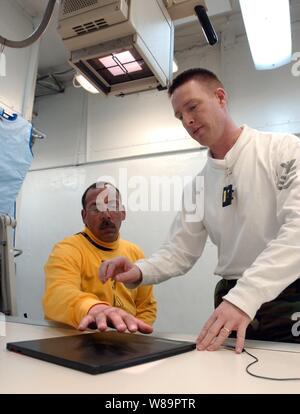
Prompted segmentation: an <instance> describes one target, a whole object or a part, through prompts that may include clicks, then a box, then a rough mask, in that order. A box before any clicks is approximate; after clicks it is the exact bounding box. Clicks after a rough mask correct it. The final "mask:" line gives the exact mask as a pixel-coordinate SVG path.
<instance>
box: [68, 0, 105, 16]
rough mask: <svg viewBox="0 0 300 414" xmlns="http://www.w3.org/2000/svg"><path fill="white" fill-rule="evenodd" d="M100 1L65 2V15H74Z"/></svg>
mask: <svg viewBox="0 0 300 414" xmlns="http://www.w3.org/2000/svg"><path fill="white" fill-rule="evenodd" d="M97 3H98V0H68V1H65V2H64V6H63V14H69V13H74V12H76V11H78V10H82V9H85V8H86V7H91V6H93V5H94V4H97Z"/></svg>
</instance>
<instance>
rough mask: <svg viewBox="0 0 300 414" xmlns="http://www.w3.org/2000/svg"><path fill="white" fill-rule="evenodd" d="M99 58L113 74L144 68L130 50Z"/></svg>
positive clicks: (117, 74) (118, 74)
mask: <svg viewBox="0 0 300 414" xmlns="http://www.w3.org/2000/svg"><path fill="white" fill-rule="evenodd" d="M99 60H100V62H101V63H102V65H103V66H104V67H105V68H106V69H107V70H108V71H109V72H110V73H111V74H112V75H113V76H120V75H124V74H127V73H133V72H138V71H140V70H142V67H141V65H140V64H139V63H138V62H137V61H136V59H135V58H134V57H133V55H132V54H131V53H130V52H129V51H125V52H121V53H112V54H111V55H109V56H105V57H103V58H100V59H99Z"/></svg>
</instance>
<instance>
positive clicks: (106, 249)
mask: <svg viewBox="0 0 300 414" xmlns="http://www.w3.org/2000/svg"><path fill="white" fill-rule="evenodd" d="M83 233H85V234H86V235H87V238H86V237H84V235H83V234H81V233H79V234H76V235H73V236H70V237H67V238H65V239H64V240H62V241H61V242H59V243H57V244H56V245H55V246H54V248H53V250H52V252H51V254H50V256H49V259H48V261H47V263H46V265H45V275H46V290H45V294H44V298H43V306H44V313H45V317H46V318H47V319H52V320H55V321H58V322H62V323H66V324H68V325H72V326H74V327H76V328H77V327H78V325H79V323H80V321H81V319H82V318H83V317H84V316H85V315H86V314H87V313H88V311H89V309H90V308H91V307H92V306H94V305H96V304H103V303H104V304H107V305H111V306H116V307H119V308H122V309H124V310H125V311H126V312H129V313H130V314H132V315H134V316H136V317H137V318H139V319H141V320H143V321H144V322H146V323H149V324H153V322H154V321H155V318H156V300H155V298H154V296H153V287H152V286H149V285H148V286H141V287H138V288H136V289H127V288H126V287H125V286H124V285H123V283H116V282H115V281H111V280H109V281H108V282H106V283H105V285H103V284H102V282H101V281H100V279H99V276H98V270H99V267H100V265H101V262H103V261H105V260H109V259H112V258H114V257H116V256H125V257H127V258H128V259H129V260H131V261H133V262H134V261H136V260H138V259H141V258H143V257H144V254H143V252H142V250H141V249H140V248H139V247H138V246H137V245H135V244H133V243H131V242H129V241H127V240H122V239H120V238H119V239H118V240H116V241H115V242H113V243H104V242H102V241H100V240H98V239H97V238H95V236H94V235H93V233H92V232H91V231H90V230H89V229H88V228H85V229H84V231H83Z"/></svg>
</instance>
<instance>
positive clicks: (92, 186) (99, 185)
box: [81, 181, 121, 209]
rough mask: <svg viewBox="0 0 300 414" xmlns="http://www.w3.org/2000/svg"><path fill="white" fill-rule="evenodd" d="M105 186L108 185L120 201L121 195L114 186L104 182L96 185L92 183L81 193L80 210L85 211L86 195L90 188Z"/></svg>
mask: <svg viewBox="0 0 300 414" xmlns="http://www.w3.org/2000/svg"><path fill="white" fill-rule="evenodd" d="M106 185H110V186H112V187H114V188H115V189H116V191H117V194H118V195H119V197H120V199H121V193H120V191H119V189H118V188H117V187H115V186H114V185H112V184H111V183H109V182H106V181H98V182H97V183H93V184H91V185H90V186H89V187H88V188H87V189H86V190H85V192H84V193H83V195H82V197H81V204H82V208H83V209H85V205H86V195H87V193H88V191H89V190H91V189H92V188H104V187H105V186H106Z"/></svg>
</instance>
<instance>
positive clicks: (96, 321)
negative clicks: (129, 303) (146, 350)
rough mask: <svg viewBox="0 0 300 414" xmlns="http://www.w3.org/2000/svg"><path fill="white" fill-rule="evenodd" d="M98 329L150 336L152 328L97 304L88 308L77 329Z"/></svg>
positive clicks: (127, 314) (115, 309)
mask: <svg viewBox="0 0 300 414" xmlns="http://www.w3.org/2000/svg"><path fill="white" fill-rule="evenodd" d="M89 327H91V328H94V329H96V328H97V329H99V331H100V332H104V331H106V329H107V328H108V327H112V328H115V329H116V330H117V331H118V332H125V331H126V330H128V331H129V332H137V331H139V332H141V333H144V334H150V333H151V332H152V331H153V328H152V327H151V326H150V325H148V324H147V323H145V322H143V321H141V320H140V319H138V318H135V317H134V316H133V315H131V314H130V313H128V312H126V311H124V310H123V309H120V308H116V307H113V306H109V305H105V304H97V305H94V306H92V307H91V308H90V310H89V311H88V314H87V315H86V316H85V317H84V318H82V320H81V321H80V324H79V326H78V329H79V330H81V331H84V330H86V329H87V328H89Z"/></svg>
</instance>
